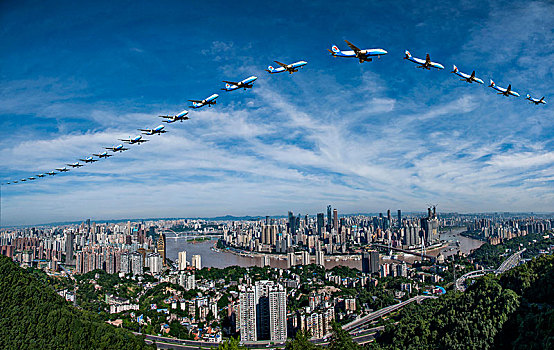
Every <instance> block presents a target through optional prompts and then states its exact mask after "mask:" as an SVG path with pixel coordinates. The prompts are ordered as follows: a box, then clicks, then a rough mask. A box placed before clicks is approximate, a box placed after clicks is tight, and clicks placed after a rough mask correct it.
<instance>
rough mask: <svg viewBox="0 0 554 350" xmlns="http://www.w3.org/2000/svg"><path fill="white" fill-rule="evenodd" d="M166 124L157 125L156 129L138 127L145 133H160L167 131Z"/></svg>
mask: <svg viewBox="0 0 554 350" xmlns="http://www.w3.org/2000/svg"><path fill="white" fill-rule="evenodd" d="M164 128H165V126H163V125H162V124H160V125H158V126H156V127H155V128H154V129H138V130H139V131H141V132H142V133H143V134H144V135H160V134H163V133H166V132H167V131H166V130H164Z"/></svg>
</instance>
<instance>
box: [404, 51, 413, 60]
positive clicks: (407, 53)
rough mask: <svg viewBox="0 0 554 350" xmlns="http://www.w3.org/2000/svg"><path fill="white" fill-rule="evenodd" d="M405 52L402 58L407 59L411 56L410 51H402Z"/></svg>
mask: <svg viewBox="0 0 554 350" xmlns="http://www.w3.org/2000/svg"><path fill="white" fill-rule="evenodd" d="M404 53H405V54H406V57H404V59H408V58H410V57H412V54H411V53H410V51H408V50H406V52H404Z"/></svg>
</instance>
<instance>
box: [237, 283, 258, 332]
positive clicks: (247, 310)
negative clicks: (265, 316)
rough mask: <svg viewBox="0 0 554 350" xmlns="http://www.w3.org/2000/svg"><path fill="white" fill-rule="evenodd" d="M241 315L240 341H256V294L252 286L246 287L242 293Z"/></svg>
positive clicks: (240, 297)
mask: <svg viewBox="0 0 554 350" xmlns="http://www.w3.org/2000/svg"><path fill="white" fill-rule="evenodd" d="M239 299H240V314H239V316H240V317H239V329H240V339H241V340H242V341H243V342H245V341H256V340H258V337H257V330H256V304H257V300H256V292H255V291H254V288H253V287H252V286H249V287H246V288H245V290H243V291H241V292H240V296H239Z"/></svg>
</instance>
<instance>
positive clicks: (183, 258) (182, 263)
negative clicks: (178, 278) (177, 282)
mask: <svg viewBox="0 0 554 350" xmlns="http://www.w3.org/2000/svg"><path fill="white" fill-rule="evenodd" d="M186 269H187V252H186V251H182V252H179V270H181V271H183V270H186Z"/></svg>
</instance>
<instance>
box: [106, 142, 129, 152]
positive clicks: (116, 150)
mask: <svg viewBox="0 0 554 350" xmlns="http://www.w3.org/2000/svg"><path fill="white" fill-rule="evenodd" d="M104 148H105V149H109V150H110V151H112V152H114V153H115V152H118V151H119V152H123V151H126V150H128V148H125V147H123V145H122V144H119V145H117V146H113V147H104Z"/></svg>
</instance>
